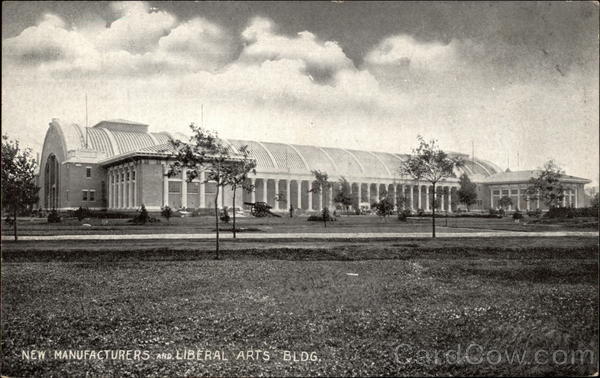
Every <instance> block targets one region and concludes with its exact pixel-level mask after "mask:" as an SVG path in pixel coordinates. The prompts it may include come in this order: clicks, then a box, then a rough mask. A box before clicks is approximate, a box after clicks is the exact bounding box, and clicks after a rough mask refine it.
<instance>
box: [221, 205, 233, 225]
mask: <svg viewBox="0 0 600 378" xmlns="http://www.w3.org/2000/svg"><path fill="white" fill-rule="evenodd" d="M230 220H231V217H230V216H229V212H228V211H227V208H226V207H225V208H223V211H222V212H221V222H223V223H229V221H230Z"/></svg>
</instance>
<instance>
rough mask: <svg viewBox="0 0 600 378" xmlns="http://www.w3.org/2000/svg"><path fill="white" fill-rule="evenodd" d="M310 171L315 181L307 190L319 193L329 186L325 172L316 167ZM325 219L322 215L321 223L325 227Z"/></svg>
mask: <svg viewBox="0 0 600 378" xmlns="http://www.w3.org/2000/svg"><path fill="white" fill-rule="evenodd" d="M311 172H312V174H313V176H315V181H313V183H312V188H311V189H310V190H309V192H312V193H321V192H325V191H326V190H328V189H329V188H331V183H330V182H329V175H327V172H321V171H319V170H318V169H315V170H312V171H311ZM323 207H325V206H323ZM328 211H329V210H328ZM327 219H328V218H325V217H323V224H324V225H325V227H327Z"/></svg>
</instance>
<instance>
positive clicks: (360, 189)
mask: <svg viewBox="0 0 600 378" xmlns="http://www.w3.org/2000/svg"><path fill="white" fill-rule="evenodd" d="M361 202H362V182H359V183H358V207H359V208H360V203H361Z"/></svg>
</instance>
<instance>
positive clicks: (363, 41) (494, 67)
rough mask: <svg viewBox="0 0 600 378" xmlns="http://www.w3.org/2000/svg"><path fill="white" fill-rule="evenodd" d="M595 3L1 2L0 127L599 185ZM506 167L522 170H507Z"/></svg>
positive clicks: (34, 139) (21, 133) (17, 134)
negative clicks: (54, 121) (116, 131)
mask: <svg viewBox="0 0 600 378" xmlns="http://www.w3.org/2000/svg"><path fill="white" fill-rule="evenodd" d="M598 8H599V7H598V3H597V2H587V3H585V2H584V3H582V2H564V3H557V2H553V3H532V2H527V3H508V2H504V3H500V4H497V3H483V2H477V3H475V2H468V3H467V2H465V3H442V2H440V3H430V2H427V3H425V2H411V3H409V2H402V3H392V2H381V3H371V2H369V3H367V2H301V3H283V2H282V3H271V2H269V3H266V2H265V3H260V2H259V3H242V2H185V3H183V2H172V3H171V2H164V3H163V2H139V3H138V2H127V3H120V2H114V3H108V2H75V3H73V2H36V3H29V2H3V3H2V126H3V133H5V134H8V135H9V136H10V137H11V138H17V139H19V140H21V141H22V142H23V144H25V145H28V146H31V147H32V148H33V149H34V150H36V151H39V150H40V149H41V145H42V143H43V137H44V134H45V131H46V129H47V127H48V122H50V120H51V118H61V119H65V120H72V121H75V122H78V123H80V124H85V100H84V99H85V94H86V93H87V95H88V103H89V105H88V113H89V125H90V126H91V125H94V124H95V123H96V122H98V121H100V120H102V119H110V118H125V119H129V120H135V121H141V122H144V123H148V124H149V125H150V127H151V130H154V131H161V130H172V131H180V132H186V131H187V126H188V125H189V124H190V123H191V122H196V123H199V122H200V120H201V113H202V112H201V109H202V108H203V109H204V122H205V126H206V127H208V128H212V129H215V130H217V131H218V132H219V133H220V135H221V136H224V137H235V138H240V139H242V138H247V139H255V140H265V141H281V142H290V143H299V144H317V145H323V146H339V147H347V148H362V149H370V150H377V151H392V152H409V151H410V150H411V148H412V147H414V145H415V143H416V136H417V135H419V134H421V135H423V136H425V137H426V138H436V139H438V140H439V142H440V144H441V145H442V147H443V148H445V149H447V150H452V151H459V152H464V153H469V154H470V153H471V149H472V143H473V144H474V146H475V155H476V156H477V157H481V158H484V159H488V160H491V161H493V162H495V163H497V164H498V165H500V166H501V167H503V168H506V167H507V166H508V165H510V168H511V169H512V170H516V169H519V168H520V169H530V168H536V167H539V166H541V165H542V164H543V162H544V161H545V160H547V159H550V158H553V159H555V160H557V161H558V163H559V164H560V165H561V166H562V167H563V168H564V169H566V170H567V172H568V173H570V174H574V175H577V176H583V177H587V178H590V179H592V180H593V181H594V183H595V184H596V185H597V183H598V161H599V156H598V149H599V145H598V139H599V135H598V129H599V125H598V119H599V114H598V101H599V99H598V81H599V80H598V63H599V62H598ZM517 159H518V160H517Z"/></svg>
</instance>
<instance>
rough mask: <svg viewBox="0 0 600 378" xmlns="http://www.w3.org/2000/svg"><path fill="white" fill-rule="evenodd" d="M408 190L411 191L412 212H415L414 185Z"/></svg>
mask: <svg viewBox="0 0 600 378" xmlns="http://www.w3.org/2000/svg"><path fill="white" fill-rule="evenodd" d="M408 188H409V189H408V190H410V209H411V210H413V211H414V210H415V201H414V192H415V188H414V186H413V185H409V186H408Z"/></svg>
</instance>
